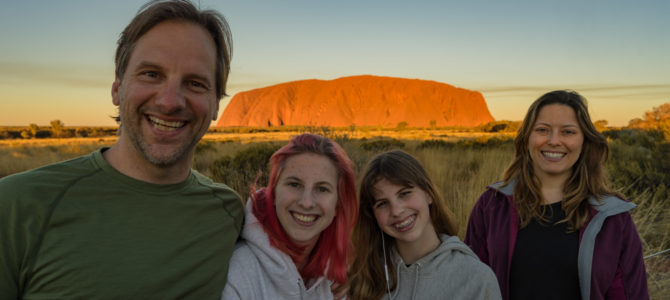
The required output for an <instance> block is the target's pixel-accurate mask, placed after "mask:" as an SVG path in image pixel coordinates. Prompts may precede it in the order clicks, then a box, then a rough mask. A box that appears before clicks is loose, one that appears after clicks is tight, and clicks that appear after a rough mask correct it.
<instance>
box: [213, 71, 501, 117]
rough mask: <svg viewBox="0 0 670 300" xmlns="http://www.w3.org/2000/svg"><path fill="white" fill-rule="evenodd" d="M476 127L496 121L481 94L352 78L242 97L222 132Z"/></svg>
mask: <svg viewBox="0 0 670 300" xmlns="http://www.w3.org/2000/svg"><path fill="white" fill-rule="evenodd" d="M433 120H434V121H435V124H436V125H437V126H476V125H480V124H484V123H488V122H490V121H493V117H492V116H491V114H490V113H489V110H488V108H487V106H486V101H485V100H484V97H483V96H482V94H481V93H479V92H477V91H470V90H466V89H462V88H457V87H454V86H451V85H448V84H445V83H440V82H436V81H427V80H419V79H405V78H393V77H379V76H370V75H362V76H352V77H343V78H338V79H334V80H315V79H311V80H301V81H293V82H287V83H281V84H277V85H273V86H269V87H264V88H259V89H254V90H250V91H245V92H240V93H237V94H236V95H235V96H234V97H233V99H231V101H230V103H229V104H228V106H227V107H226V109H225V110H224V111H223V113H222V114H221V117H220V118H219V121H218V123H217V126H279V125H311V126H349V125H352V124H355V125H357V126H377V125H382V126H385V127H395V126H397V124H398V123H399V122H407V124H408V125H409V126H410V127H428V126H430V124H431V121H433Z"/></svg>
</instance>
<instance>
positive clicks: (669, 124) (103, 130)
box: [0, 103, 670, 141]
mask: <svg viewBox="0 0 670 300" xmlns="http://www.w3.org/2000/svg"><path fill="white" fill-rule="evenodd" d="M435 124H436V122H435V121H431V122H430V126H429V127H409V126H408V124H407V122H398V124H397V125H396V126H395V127H383V126H381V125H380V126H357V125H356V124H351V125H349V126H344V127H329V126H276V127H246V126H239V127H210V129H209V132H210V133H236V134H245V133H266V132H267V133H269V132H322V133H328V132H340V133H347V132H350V133H352V134H353V133H354V132H357V131H358V132H370V131H405V130H422V129H423V130H446V131H452V132H490V133H496V132H511V133H514V132H516V131H517V130H518V129H519V127H520V126H521V121H507V120H503V121H492V122H489V123H486V124H483V125H479V126H475V127H462V126H451V127H437V126H436V125H435ZM593 124H594V125H595V127H596V128H597V129H598V130H599V131H601V132H604V131H607V130H619V129H638V130H647V131H657V132H659V133H660V134H661V135H662V136H663V137H664V138H665V140H668V141H670V103H665V104H662V105H660V106H658V107H654V108H653V109H652V110H650V111H647V112H645V114H644V116H643V118H635V119H633V120H631V121H630V122H629V124H628V126H625V127H623V128H613V127H608V124H607V121H606V120H597V121H595V122H594V123H593ZM117 131H118V127H116V126H114V127H66V126H65V125H64V124H63V122H61V121H60V120H53V121H51V124H50V126H41V127H40V126H37V124H30V125H28V126H27V127H21V126H14V127H9V126H8V127H0V139H39V138H70V137H104V136H114V135H116V134H117Z"/></svg>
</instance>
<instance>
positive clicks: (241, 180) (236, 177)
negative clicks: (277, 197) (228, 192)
mask: <svg viewBox="0 0 670 300" xmlns="http://www.w3.org/2000/svg"><path fill="white" fill-rule="evenodd" d="M279 148H280V146H277V145H274V144H272V143H261V144H255V145H253V146H251V147H249V148H247V149H244V150H241V151H239V152H237V153H236V154H235V156H233V157H231V156H224V157H221V158H219V159H217V160H215V161H214V162H213V163H212V165H211V166H210V168H209V171H210V172H211V175H212V179H213V180H214V181H217V182H223V183H225V184H227V185H228V186H230V187H231V188H233V189H234V190H235V191H237V192H238V193H240V196H242V198H243V199H245V200H246V199H247V198H248V197H249V190H250V188H251V186H252V185H254V184H256V185H257V186H259V187H261V186H266V185H267V184H268V173H269V170H268V162H269V161H270V157H271V156H272V154H273V153H275V151H277V150H278V149H279Z"/></svg>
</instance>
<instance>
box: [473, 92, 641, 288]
mask: <svg viewBox="0 0 670 300" xmlns="http://www.w3.org/2000/svg"><path fill="white" fill-rule="evenodd" d="M514 144H515V152H516V155H515V158H514V160H513V161H512V163H511V164H510V166H509V167H508V168H507V170H506V171H505V173H504V175H503V177H504V178H503V181H502V182H499V183H496V184H493V185H491V186H489V187H487V189H486V191H485V192H484V193H483V194H482V195H481V196H480V198H479V200H478V201H477V203H476V204H475V207H474V208H473V210H472V213H471V215H470V220H469V223H468V228H467V233H466V236H465V243H466V244H468V245H469V246H470V247H471V248H472V250H473V251H474V252H475V253H476V254H477V255H478V256H479V258H480V259H481V260H482V261H483V262H484V263H486V264H488V265H489V266H490V267H491V268H492V269H493V271H494V272H495V273H496V277H497V278H498V283H499V284H500V289H501V291H502V296H503V299H583V300H587V299H648V298H649V293H648V291H647V278H646V272H645V267H644V262H643V259H642V244H641V242H640V237H639V235H638V233H637V230H636V229H635V224H633V219H632V218H631V215H630V213H629V212H628V211H629V210H631V209H632V208H634V207H635V205H634V204H633V203H631V202H628V201H626V200H622V196H621V195H619V194H618V193H616V192H614V191H612V190H611V189H610V188H609V187H608V182H607V179H606V176H605V174H604V166H603V164H604V162H605V161H606V159H607V154H608V146H607V141H606V140H605V138H604V137H603V136H602V135H601V134H600V133H599V132H598V131H597V130H596V129H595V127H594V126H593V123H592V122H591V119H590V117H589V113H588V109H587V104H586V100H585V99H584V98H583V97H582V96H580V95H579V94H577V93H576V92H573V91H553V92H549V93H547V94H545V95H543V96H541V97H540V98H539V99H537V100H536V101H535V102H534V103H533V104H532V105H531V106H530V108H529V109H528V112H527V113H526V116H525V118H524V120H523V124H522V125H521V128H520V129H519V132H518V135H517V137H516V139H515V140H514Z"/></svg>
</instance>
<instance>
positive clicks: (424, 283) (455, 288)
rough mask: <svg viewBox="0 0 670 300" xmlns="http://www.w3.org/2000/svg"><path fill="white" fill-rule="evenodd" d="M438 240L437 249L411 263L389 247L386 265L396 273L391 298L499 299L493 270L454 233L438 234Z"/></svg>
mask: <svg viewBox="0 0 670 300" xmlns="http://www.w3.org/2000/svg"><path fill="white" fill-rule="evenodd" d="M440 240H441V241H442V242H441V244H440V246H439V247H437V249H435V250H434V251H433V252H431V253H429V254H428V255H426V256H424V257H423V258H421V259H419V260H417V261H416V262H415V263H413V264H411V265H406V264H405V262H404V261H403V260H402V257H400V255H399V254H398V252H397V251H396V250H395V248H393V250H391V256H392V258H391V260H392V261H393V264H394V265H393V266H389V267H394V268H396V274H397V276H398V286H397V287H396V289H395V290H393V291H391V299H393V300H400V299H412V300H419V299H502V297H501V296H500V288H499V287H498V281H497V280H496V277H495V274H493V271H492V270H491V269H490V268H489V267H488V266H487V265H485V264H484V263H482V262H481V261H480V260H479V258H477V256H476V255H475V254H474V253H473V252H472V250H470V248H469V247H468V246H466V245H465V244H464V243H463V242H461V241H460V240H459V239H458V237H455V236H448V235H440ZM381 280H384V279H383V278H381ZM383 299H389V296H388V295H386V296H385V297H384V298H383Z"/></svg>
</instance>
